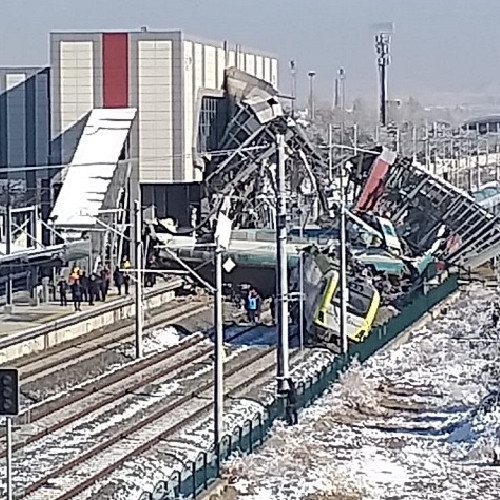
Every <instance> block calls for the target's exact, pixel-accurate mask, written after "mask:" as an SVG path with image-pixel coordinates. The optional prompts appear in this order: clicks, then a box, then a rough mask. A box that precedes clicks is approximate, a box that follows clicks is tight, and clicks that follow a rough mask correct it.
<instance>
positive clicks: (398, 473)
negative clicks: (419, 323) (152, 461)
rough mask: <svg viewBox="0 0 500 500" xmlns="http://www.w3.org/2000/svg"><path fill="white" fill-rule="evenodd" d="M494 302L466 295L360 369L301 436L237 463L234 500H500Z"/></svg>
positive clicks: (281, 437) (285, 433) (287, 432)
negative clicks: (494, 459)
mask: <svg viewBox="0 0 500 500" xmlns="http://www.w3.org/2000/svg"><path fill="white" fill-rule="evenodd" d="M493 298H494V294H493V292H490V291H486V290H484V291H483V290H480V289H477V288H476V289H471V290H469V292H468V293H467V294H466V295H465V294H464V296H463V297H462V299H461V300H460V301H459V302H458V303H457V304H455V305H454V306H453V307H452V308H451V309H450V310H449V311H448V314H447V315H446V316H445V317H444V318H443V319H440V320H438V321H436V322H434V323H433V324H431V325H429V327H428V328H425V329H421V330H419V331H415V332H414V333H413V334H412V338H411V339H410V341H409V343H407V344H405V345H402V346H400V347H398V348H395V349H392V350H387V351H385V352H380V353H378V354H376V355H375V356H373V357H372V358H371V359H370V360H369V361H368V362H367V363H366V364H364V365H363V366H359V365H357V366H353V367H352V368H351V369H350V370H349V372H348V373H347V374H346V375H345V377H344V378H343V380H342V381H341V382H339V383H338V384H336V385H335V386H334V387H333V389H332V391H331V393H330V394H329V395H328V396H327V397H325V398H323V399H322V400H321V401H319V402H318V403H317V404H315V405H314V406H313V407H311V408H309V409H307V410H304V411H303V412H302V413H301V415H300V423H299V425H297V426H295V427H286V426H280V427H278V428H277V429H276V430H275V431H274V435H273V436H272V437H271V439H270V440H269V441H268V442H267V444H265V445H264V447H263V448H261V450H260V451H258V452H257V453H256V454H254V455H252V456H248V457H244V458H236V459H234V460H232V461H231V462H230V463H229V464H228V466H227V470H226V473H227V475H229V476H234V480H235V481H236V482H235V485H234V486H235V488H236V490H237V491H238V493H237V496H236V498H245V499H248V500H257V499H258V500H267V499H271V498H272V499H273V500H285V499H287V500H294V499H297V500H298V499H300V500H311V499H316V498H325V499H326V498H337V497H335V496H334V495H335V494H336V493H343V494H344V495H346V496H342V497H340V498H348V499H350V500H355V499H387V500H389V499H391V500H396V499H398V500H399V499H400V500H412V499H415V500H416V499H419V500H421V499H426V500H427V499H436V500H437V499H445V500H455V499H456V500H458V499H460V500H462V499H464V500H465V499H467V500H475V499H481V500H488V499H492V500H493V499H498V498H500V467H494V466H492V465H491V452H492V446H494V445H495V443H496V444H498V443H499V442H500V409H499V408H498V405H496V406H495V399H496V389H497V385H498V377H497V375H496V374H495V373H494V372H495V371H496V372H497V373H498V359H495V358H497V354H498V352H497V345H496V343H495V342H496V339H497V332H496V331H493V329H492V327H491V324H490V315H489V305H490V303H491V301H492V300H493ZM478 338H482V339H486V340H487V341H486V342H485V341H481V342H478V341H477V340H474V339H478ZM495 367H496V370H495ZM492 395H493V396H492ZM321 493H323V494H325V496H319V495H321ZM328 494H330V495H332V496H331V497H330V496H327V495H328ZM228 498H229V497H228Z"/></svg>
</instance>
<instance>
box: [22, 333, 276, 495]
mask: <svg viewBox="0 0 500 500" xmlns="http://www.w3.org/2000/svg"><path fill="white" fill-rule="evenodd" d="M250 329H251V328H249V329H246V330H244V331H240V332H238V333H237V334H236V335H233V336H232V337H231V338H230V339H228V340H233V339H234V338H236V337H238V336H240V335H243V334H244V333H246V332H248V330H250ZM212 350H213V345H212V344H211V343H209V342H208V341H207V340H206V339H203V338H202V337H199V338H198V337H197V338H192V339H188V340H186V341H185V342H182V343H181V344H180V345H179V346H176V348H174V349H170V350H169V351H166V352H165V353H162V355H161V356H155V357H153V358H151V359H150V360H143V361H142V362H141V363H143V364H144V366H145V367H146V368H145V369H141V370H140V371H139V370H136V372H135V373H134V374H133V377H132V380H128V381H127V383H126V384H120V382H119V381H118V380H117V381H116V387H114V386H112V385H111V386H110V385H109V384H107V385H105V384H104V383H103V384H102V387H101V388H97V387H96V388H94V389H92V388H91V387H88V390H87V391H86V392H85V394H82V395H81V397H80V398H79V400H78V401H79V403H78V402H75V401H73V402H72V404H70V405H69V406H68V405H66V406H64V407H62V408H61V409H60V410H59V411H55V410H52V411H50V410H49V409H47V410H46V413H47V415H46V417H42V418H41V419H39V424H40V426H41V427H42V431H41V432H38V433H36V434H35V435H33V436H30V437H29V438H28V442H30V443H34V442H36V441H38V440H41V439H42V438H44V437H50V436H51V435H53V434H54V433H56V432H57V431H59V430H61V429H63V428H64V427H67V426H69V425H70V424H75V425H78V421H82V419H85V418H87V419H92V415H93V414H94V416H95V414H96V412H97V413H99V412H102V411H105V410H106V409H107V408H109V407H113V406H117V405H118V404H119V402H120V403H122V404H123V403H126V401H127V400H128V399H130V398H131V397H132V396H131V394H132V395H134V394H135V395H136V396H137V394H136V391H139V390H140V389H141V388H142V389H144V388H145V387H146V386H147V385H148V384H149V385H150V384H152V383H161V380H162V379H163V383H164V382H165V379H166V380H167V382H170V383H171V382H175V381H176V380H177V379H178V377H177V375H178V372H179V370H181V369H182V368H185V367H186V366H187V365H188V364H190V363H191V364H192V363H202V362H203V361H208V360H209V355H210V354H211V352H212ZM273 351H274V347H272V348H265V349H264V348H259V349H257V348H255V349H254V352H252V353H250V354H251V355H250V356H249V357H248V358H247V359H245V356H244V355H241V354H240V355H239V356H236V358H234V359H233V360H228V361H227V363H226V373H225V377H226V386H225V387H226V389H227V391H226V392H227V394H229V395H230V394H233V393H236V392H238V391H241V390H243V389H245V388H246V387H248V386H249V385H251V383H252V381H256V380H258V379H259V378H261V377H262V376H263V375H264V374H265V373H267V372H268V371H269V370H271V369H273V367H274V366H275V357H274V352H273ZM167 353H168V354H167ZM160 358H161V360H160ZM240 359H241V361H239V360H240ZM162 361H163V362H168V365H169V366H168V367H165V366H161V363H162ZM232 361H235V363H233V366H231V367H228V366H227V365H228V364H231V363H232ZM146 365H147V366H146ZM136 368H137V367H136ZM208 368H209V370H205V372H204V373H202V374H201V376H196V377H191V380H190V384H191V387H192V386H193V385H194V386H195V388H194V390H189V384H188V385H186V387H184V388H183V390H182V395H179V394H176V395H174V396H173V397H169V398H168V397H167V398H162V399H161V402H160V403H158V402H157V403H155V408H157V407H158V406H160V408H159V409H156V410H155V411H146V412H144V413H145V415H143V418H141V419H139V420H138V421H135V422H134V421H131V422H128V423H126V424H123V425H120V426H119V430H118V432H117V429H116V428H115V429H111V428H110V429H109V431H111V432H108V433H107V436H106V437H105V438H103V437H102V436H96V437H95V443H94V446H91V447H90V448H89V449H88V450H85V451H84V450H80V451H81V453H79V454H78V455H77V456H76V457H73V458H72V459H70V460H64V461H63V460H58V461H59V463H65V465H64V466H61V467H59V468H56V469H55V470H52V471H51V472H49V473H48V474H46V475H45V476H43V477H41V478H38V479H37V480H36V481H35V482H34V483H33V484H31V485H27V488H26V490H25V495H28V498H44V499H46V498H53V497H54V498H59V497H58V496H57V495H54V492H55V493H57V492H59V493H60V490H58V489H57V488H55V487H54V486H53V484H54V481H59V480H61V481H62V483H64V484H67V485H68V484H73V485H74V484H75V482H74V478H73V479H71V480H70V481H69V482H66V480H65V479H64V477H65V476H66V473H67V472H71V471H74V470H75V469H80V468H81V467H84V468H85V465H86V464H88V465H91V466H92V467H93V468H92V471H93V472H92V474H90V472H89V471H87V472H86V474H85V476H86V477H85V481H87V482H88V480H89V479H92V480H93V481H97V480H99V479H100V478H102V477H103V476H105V475H107V474H108V473H109V472H111V471H112V470H114V469H116V468H117V467H119V466H120V465H121V463H123V462H124V461H125V460H128V459H129V458H131V457H133V456H136V455H139V454H141V453H142V452H143V451H145V450H147V449H148V448H149V447H151V446H153V445H154V444H155V443H157V442H158V441H159V440H161V439H164V438H165V436H168V435H170V434H171V433H174V432H175V431H176V430H178V429H180V428H181V427H183V426H185V425H188V424H189V423H190V422H192V421H194V420H196V419H197V418H199V417H200V416H201V415H202V414H203V413H204V412H206V411H207V410H208V409H210V408H211V406H212V403H211V399H212V393H211V392H210V389H211V388H212V387H213V382H212V378H213V377H212V374H211V373H210V371H211V370H212V366H211V363H210V365H209V366H208ZM128 375H129V376H130V373H129V374H128ZM120 377H121V379H120V380H121V381H122V382H123V381H124V380H125V378H126V377H127V375H126V374H125V373H123V374H121V376H120ZM174 377H175V378H174ZM188 378H189V377H188ZM186 380H187V379H186ZM108 382H109V381H108ZM89 385H90V384H89ZM100 392H103V394H101V393H100ZM103 396H104V398H105V399H103ZM75 397H76V396H75ZM164 399H167V400H168V401H164ZM207 400H210V401H209V402H207ZM157 401H158V400H157ZM49 411H50V413H48V412H49ZM44 418H45V422H44V421H43V420H44ZM97 418H99V417H97ZM50 421H51V422H52V425H51V427H45V428H44V427H43V425H44V423H45V424H46V423H48V422H50ZM75 425H71V430H72V431H73V432H76V431H77V427H76V426H75ZM160 431H161V432H160ZM92 436H93V435H92ZM25 444H26V441H24V442H22V441H18V442H17V443H15V446H16V449H19V448H20V447H21V446H23V445H25ZM39 444H43V443H39ZM59 444H60V445H61V446H64V441H61V442H60V443H59ZM39 453H41V452H40V451H36V450H35V451H25V456H26V458H29V457H30V456H32V455H33V454H35V456H36V455H37V454H39ZM110 455H111V456H112V457H116V456H118V459H117V460H111V458H110ZM96 457H103V458H102V460H104V461H105V462H106V464H108V465H106V467H105V470H104V469H103V470H97V469H96V467H97V465H96V464H97V463H98V462H99V463H100V464H101V466H100V467H101V468H102V463H103V462H102V461H99V460H100V459H99V460H97V458H96ZM110 467H111V469H110ZM23 470H24V471H25V472H27V471H26V469H23ZM25 477H26V476H25ZM58 478H59V479H58ZM88 484H90V483H88ZM79 487H80V488H83V489H84V488H85V487H86V486H82V485H81V484H80V486H79ZM63 489H64V490H66V489H67V487H63ZM80 491H81V490H80ZM67 494H68V492H66V493H64V495H63V496H61V498H71V497H72V496H66V495H67ZM74 494H77V492H74ZM72 495H73V494H72Z"/></svg>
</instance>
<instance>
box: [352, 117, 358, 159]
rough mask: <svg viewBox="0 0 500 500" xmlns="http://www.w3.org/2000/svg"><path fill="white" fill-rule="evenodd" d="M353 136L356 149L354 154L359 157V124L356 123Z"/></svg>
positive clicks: (353, 127)
mask: <svg viewBox="0 0 500 500" xmlns="http://www.w3.org/2000/svg"><path fill="white" fill-rule="evenodd" d="M352 134H353V138H352V142H353V147H354V150H353V153H354V154H355V155H357V154H358V124H357V123H355V124H354V125H353V126H352Z"/></svg>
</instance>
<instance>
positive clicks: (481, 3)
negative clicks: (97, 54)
mask: <svg viewBox="0 0 500 500" xmlns="http://www.w3.org/2000/svg"><path fill="white" fill-rule="evenodd" d="M386 21H391V22H393V23H394V27H395V31H394V35H393V40H392V49H391V52H392V63H391V65H390V67H389V94H390V97H393V98H395V97H406V96H410V95H414V96H417V97H421V96H435V95H444V94H460V95H466V94H468V93H479V92H481V93H483V92H489V93H490V94H494V93H495V91H496V92H497V93H499V94H500V29H499V28H498V23H499V21H500V0H246V1H243V0H141V1H138V0H0V66H5V65H28V64H30V65H42V64H46V63H48V61H49V51H48V33H49V32H50V31H51V30H54V31H58V30H91V29H95V30H99V29H120V28H123V29H137V28H139V27H140V26H142V25H146V26H148V27H149V28H150V30H154V29H163V30H164V29H182V30H183V31H185V32H187V33H190V34H193V35H200V36H204V37H208V38H211V39H216V40H229V41H230V42H234V43H240V44H242V45H248V46H251V47H255V48H259V49H263V50H266V51H269V52H273V53H275V54H276V55H277V56H279V58H280V90H281V91H282V92H285V93H286V92H289V91H290V76H289V73H288V62H289V61H290V60H291V59H294V60H295V61H296V65H297V71H298V72H299V73H298V94H299V97H305V95H306V93H307V76H306V75H307V72H308V71H309V70H314V71H316V72H317V77H316V89H317V96H318V98H319V99H323V100H330V99H331V95H332V92H333V79H334V76H335V72H336V70H337V68H338V67H339V66H343V67H344V68H345V71H346V92H347V100H348V101H349V100H350V99H353V98H354V97H365V98H372V97H373V98H374V96H375V95H376V91H377V72H376V64H375V53H374V42H373V34H374V33H373V31H372V29H371V27H372V25H373V24H374V23H380V22H386Z"/></svg>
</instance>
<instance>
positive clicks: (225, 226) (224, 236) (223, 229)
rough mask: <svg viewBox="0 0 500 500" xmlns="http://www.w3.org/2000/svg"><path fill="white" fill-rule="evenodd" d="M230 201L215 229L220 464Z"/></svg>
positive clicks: (216, 430) (216, 400)
mask: <svg viewBox="0 0 500 500" xmlns="http://www.w3.org/2000/svg"><path fill="white" fill-rule="evenodd" d="M229 205H230V201H229V198H226V199H225V201H224V203H223V204H222V206H221V209H220V212H219V216H218V218H217V227H216V230H215V235H214V240H215V302H214V323H215V339H214V340H215V345H214V349H215V353H214V364H215V366H214V382H215V383H214V445H215V449H216V451H217V460H218V463H219V465H220V453H219V446H220V441H221V439H222V432H223V430H222V428H223V404H224V383H223V377H224V364H223V361H224V359H223V358H224V324H223V316H222V253H223V251H224V250H225V249H226V250H227V249H228V248H229V241H230V239H231V229H232V221H231V219H229V217H228V216H227V215H226V214H225V213H224V212H228V211H229Z"/></svg>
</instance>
